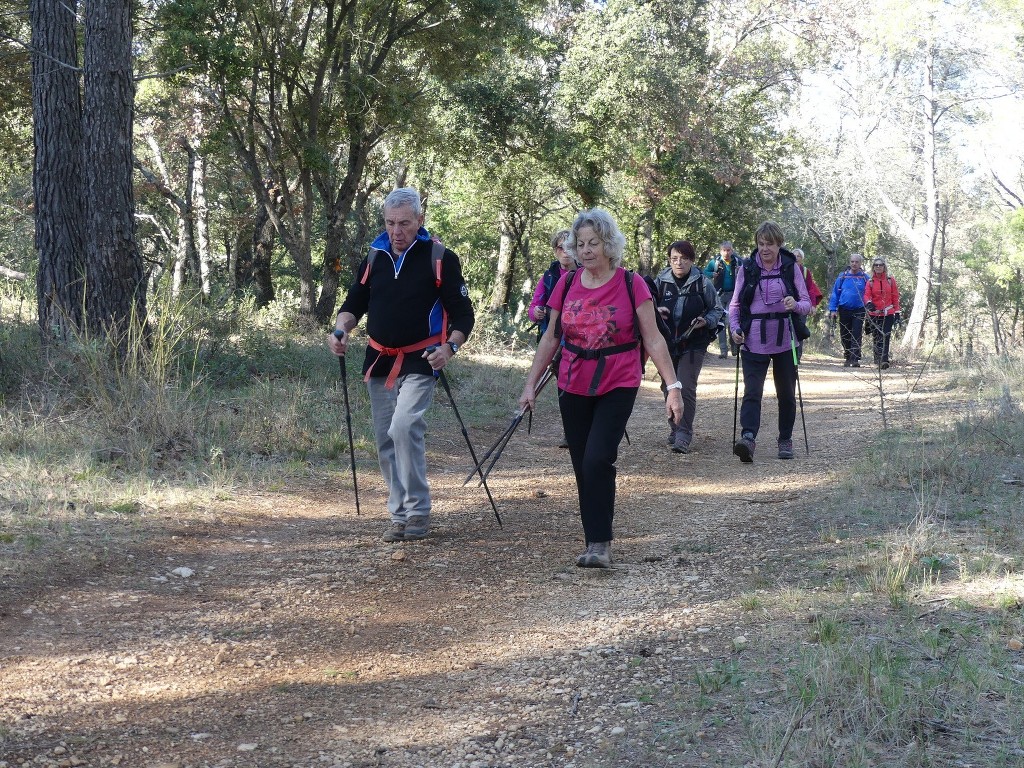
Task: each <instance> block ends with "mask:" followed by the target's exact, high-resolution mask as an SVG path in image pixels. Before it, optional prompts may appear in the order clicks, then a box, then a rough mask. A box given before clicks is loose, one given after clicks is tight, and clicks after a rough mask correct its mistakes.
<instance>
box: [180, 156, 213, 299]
mask: <svg viewBox="0 0 1024 768" xmlns="http://www.w3.org/2000/svg"><path fill="white" fill-rule="evenodd" d="M181 143H182V146H183V147H184V149H185V152H186V154H187V155H188V185H187V187H186V193H185V201H186V204H187V207H188V221H189V229H190V232H189V246H190V254H191V256H192V259H191V261H190V264H192V265H193V271H194V272H195V274H197V275H198V276H199V290H200V291H201V292H202V294H203V297H204V298H209V297H210V236H209V229H208V225H207V207H206V183H205V182H206V162H205V160H204V158H203V157H202V155H200V154H199V153H198V152H197V151H196V149H195V148H194V147H193V146H192V145H191V144H190V143H189V142H188V141H187V140H182V142H181Z"/></svg>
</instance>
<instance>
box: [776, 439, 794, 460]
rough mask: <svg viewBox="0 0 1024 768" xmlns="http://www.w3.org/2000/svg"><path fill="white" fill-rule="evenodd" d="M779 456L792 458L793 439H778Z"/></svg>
mask: <svg viewBox="0 0 1024 768" xmlns="http://www.w3.org/2000/svg"><path fill="white" fill-rule="evenodd" d="M779 458H780V459H792V458H793V441H792V440H779Z"/></svg>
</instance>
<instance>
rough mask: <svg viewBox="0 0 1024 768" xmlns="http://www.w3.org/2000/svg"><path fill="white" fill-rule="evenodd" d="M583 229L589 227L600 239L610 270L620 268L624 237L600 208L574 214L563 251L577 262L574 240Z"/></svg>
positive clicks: (610, 216) (607, 214) (624, 246)
mask: <svg viewBox="0 0 1024 768" xmlns="http://www.w3.org/2000/svg"><path fill="white" fill-rule="evenodd" d="M584 227H590V228H591V229H593V230H594V232H595V233H596V234H597V236H598V237H599V238H601V242H603V243H604V253H605V255H606V256H607V257H608V260H609V262H611V265H612V268H617V267H620V266H621V265H622V254H623V252H624V251H625V250H626V236H625V235H623V234H622V232H620V231H619V225H618V224H616V223H615V219H613V218H612V215H611V214H610V213H608V211H606V210H604V209H602V208H590V209H589V210H586V211H580V212H579V213H578V214H576V220H575V221H574V222H573V223H572V237H570V238H569V239H568V240H567V241H566V243H565V250H566V251H567V252H568V253H569V255H570V256H572V257H573V258H574V259H576V261H577V262H579V257H578V256H577V255H576V240H577V238H578V237H579V233H580V230H581V229H583V228H584Z"/></svg>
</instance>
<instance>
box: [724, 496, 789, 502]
mask: <svg viewBox="0 0 1024 768" xmlns="http://www.w3.org/2000/svg"><path fill="white" fill-rule="evenodd" d="M729 498H730V499H732V500H733V501H745V502H747V504H781V503H782V502H784V501H796V500H797V499H799V498H800V497H799V496H795V495H794V496H779V497H778V498H776V499H747V498H744V497H743V496H730V497H729Z"/></svg>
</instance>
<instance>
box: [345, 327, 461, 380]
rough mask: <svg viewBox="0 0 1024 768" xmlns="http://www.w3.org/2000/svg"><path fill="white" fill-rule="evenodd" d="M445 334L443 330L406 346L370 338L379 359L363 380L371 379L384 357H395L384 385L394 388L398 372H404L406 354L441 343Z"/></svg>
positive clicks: (367, 370) (374, 362)
mask: <svg viewBox="0 0 1024 768" xmlns="http://www.w3.org/2000/svg"><path fill="white" fill-rule="evenodd" d="M444 335H445V334H444V332H443V331H442V332H441V333H438V334H435V335H433V336H431V337H430V338H428V339H424V340H423V341H418V342H416V343H415V344H407V345H406V346H404V347H385V346H384V345H383V344H381V343H380V342H378V341H374V340H373V339H372V338H371V339H370V340H369V344H370V346H371V347H373V348H374V349H376V350H377V351H378V352H379V353H380V354H379V355H377V359H376V360H374V361H373V364H372V365H371V366H370V367H369V368H367V369H366V375H365V376H363V381H369V380H370V374H372V373H373V369H374V368H376V367H377V363H379V362H380V359H381V358H382V357H393V358H395V362H394V363H392V365H391V373H389V374H388V377H387V379H385V380H384V386H385V387H387V388H388V389H393V388H394V386H395V381H396V380H397V379H398V374H399V373H401V372H402V360H403V359H404V358H405V355H406V354H407V353H409V352H419V351H421V350H424V349H426V348H427V347H432V346H435V345H438V344H441V343H442V342H443V341H444Z"/></svg>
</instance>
